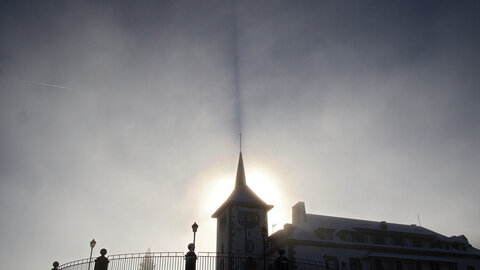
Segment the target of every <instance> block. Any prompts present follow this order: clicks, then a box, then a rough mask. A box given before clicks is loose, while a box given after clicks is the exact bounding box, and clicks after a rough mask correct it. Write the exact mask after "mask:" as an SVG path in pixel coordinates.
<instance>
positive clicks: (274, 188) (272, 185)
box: [205, 166, 289, 233]
mask: <svg viewBox="0 0 480 270" xmlns="http://www.w3.org/2000/svg"><path fill="white" fill-rule="evenodd" d="M245 176H246V179H247V185H248V186H249V187H250V188H251V189H252V190H253V191H254V192H255V193H256V194H257V195H258V196H259V197H260V198H261V199H262V200H263V201H264V202H265V203H267V204H270V205H273V206H274V208H273V209H272V210H270V211H269V212H268V223H269V224H268V226H269V232H270V233H272V232H275V231H277V230H278V229H281V228H282V227H283V223H286V222H289V221H288V220H286V217H285V215H282V214H281V211H280V209H279V208H280V207H279V206H281V205H283V202H282V201H281V198H282V194H283V192H282V189H281V187H280V185H279V179H278V178H277V177H275V176H274V175H273V174H272V173H270V172H268V171H267V170H264V169H261V168H258V167H250V166H249V167H248V168H246V169H245ZM235 177H236V171H235V173H232V174H231V175H228V176H227V175H223V176H219V177H216V178H213V179H212V180H211V181H209V183H208V184H207V188H206V190H205V191H208V195H207V196H205V197H206V198H207V200H206V204H207V205H206V208H207V209H208V212H209V213H210V214H212V213H214V212H215V210H217V209H218V208H219V207H220V206H221V205H222V204H223V203H224V202H225V201H226V200H227V198H228V196H230V194H231V193H232V191H233V189H234V186H235Z"/></svg>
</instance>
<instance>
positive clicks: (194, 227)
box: [192, 222, 198, 232]
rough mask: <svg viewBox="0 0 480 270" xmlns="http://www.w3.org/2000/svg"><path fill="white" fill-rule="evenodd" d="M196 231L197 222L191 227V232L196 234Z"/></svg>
mask: <svg viewBox="0 0 480 270" xmlns="http://www.w3.org/2000/svg"><path fill="white" fill-rule="evenodd" d="M197 229H198V225H197V222H194V223H193V225H192V231H193V232H197Z"/></svg>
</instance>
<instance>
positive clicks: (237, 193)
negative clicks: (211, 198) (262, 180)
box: [212, 152, 273, 218]
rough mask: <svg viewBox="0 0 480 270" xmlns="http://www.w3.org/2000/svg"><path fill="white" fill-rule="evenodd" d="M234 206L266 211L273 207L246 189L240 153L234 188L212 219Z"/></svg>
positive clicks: (248, 188)
mask: <svg viewBox="0 0 480 270" xmlns="http://www.w3.org/2000/svg"><path fill="white" fill-rule="evenodd" d="M234 205H236V206H246V207H252V208H260V209H265V210H267V211H268V210H270V209H272V208H273V205H269V204H266V203H265V202H264V201H263V200H262V199H260V197H258V195H257V194H255V192H253V190H251V189H250V187H248V185H247V180H246V177H245V169H244V166H243V158H242V153H241V152H240V157H239V159H238V167H237V177H236V179H235V188H234V189H233V191H232V193H231V194H230V196H229V197H228V199H227V200H226V201H225V202H224V203H223V204H222V205H221V206H220V207H219V208H218V209H217V211H215V213H213V215H212V217H213V218H217V217H218V216H219V215H220V213H222V212H223V210H224V209H225V208H227V207H229V206H234Z"/></svg>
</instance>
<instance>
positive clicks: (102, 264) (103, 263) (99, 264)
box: [93, 248, 110, 270]
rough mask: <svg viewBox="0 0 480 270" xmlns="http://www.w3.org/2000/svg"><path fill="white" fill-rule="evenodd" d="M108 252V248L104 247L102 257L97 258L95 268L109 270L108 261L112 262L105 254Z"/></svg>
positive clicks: (96, 269) (101, 252)
mask: <svg viewBox="0 0 480 270" xmlns="http://www.w3.org/2000/svg"><path fill="white" fill-rule="evenodd" d="M106 254H107V250H106V249H104V248H102V250H100V255H101V256H100V257H98V258H97V259H96V260H95V268H94V269H93V270H107V269H108V263H109V262H110V261H109V260H108V259H107V257H105V255H106Z"/></svg>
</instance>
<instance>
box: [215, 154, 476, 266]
mask: <svg viewBox="0 0 480 270" xmlns="http://www.w3.org/2000/svg"><path fill="white" fill-rule="evenodd" d="M272 207H273V206H272V205H268V204H266V203H265V202H264V201H263V200H262V199H261V198H259V197H258V196H257V195H256V194H255V193H254V192H253V191H252V190H251V189H250V188H249V187H248V186H247V184H246V179H245V171H244V166H243V160H242V154H241V153H240V159H239V162H238V169H237V178H236V182H235V188H234V190H233V192H232V194H231V195H230V196H229V197H228V199H227V200H226V201H225V202H224V203H223V204H222V205H221V206H220V208H218V210H217V211H216V212H215V213H214V214H213V215H212V217H213V218H217V252H219V253H246V255H250V254H256V255H259V254H262V252H263V250H262V244H263V243H262V235H261V229H262V227H264V226H265V227H266V228H268V227H267V224H268V222H267V212H268V211H269V210H270V209H271V208H272ZM267 242H268V243H267V246H268V248H267V253H268V255H270V256H275V254H276V252H277V251H279V250H280V249H285V251H286V254H285V255H286V257H285V258H288V259H289V260H290V261H295V259H296V258H301V259H309V260H312V261H316V262H323V263H324V264H325V269H326V270H335V269H341V270H348V269H350V270H480V250H478V249H476V248H474V247H472V245H470V244H469V242H468V240H467V238H466V237H465V236H463V235H461V236H452V237H446V236H444V235H441V234H439V233H436V232H433V231H431V230H428V229H426V228H423V227H421V226H416V225H402V224H393V223H387V222H385V221H381V222H376V221H368V220H358V219H350V218H341V217H331V216H322V215H314V214H307V213H306V210H305V203H303V202H298V203H297V204H295V205H294V206H293V207H292V224H285V226H284V228H283V229H282V230H280V231H277V232H275V233H274V234H272V235H271V236H269V237H268V240H267ZM245 245H246V246H245ZM218 265H219V264H218ZM218 265H217V266H218ZM217 269H232V267H231V266H230V267H229V268H227V267H225V262H222V267H217Z"/></svg>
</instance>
